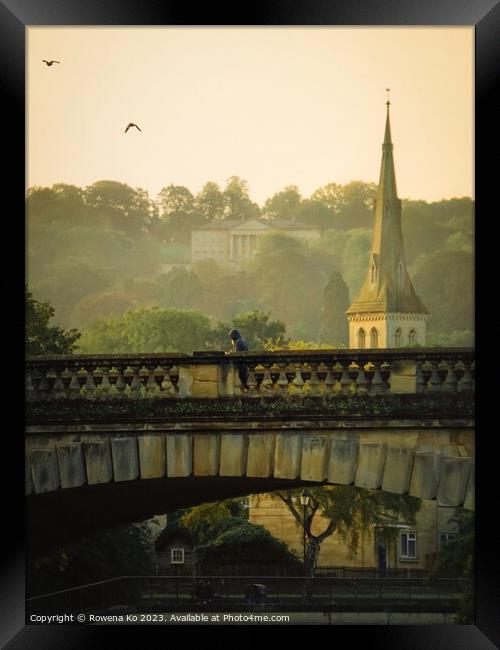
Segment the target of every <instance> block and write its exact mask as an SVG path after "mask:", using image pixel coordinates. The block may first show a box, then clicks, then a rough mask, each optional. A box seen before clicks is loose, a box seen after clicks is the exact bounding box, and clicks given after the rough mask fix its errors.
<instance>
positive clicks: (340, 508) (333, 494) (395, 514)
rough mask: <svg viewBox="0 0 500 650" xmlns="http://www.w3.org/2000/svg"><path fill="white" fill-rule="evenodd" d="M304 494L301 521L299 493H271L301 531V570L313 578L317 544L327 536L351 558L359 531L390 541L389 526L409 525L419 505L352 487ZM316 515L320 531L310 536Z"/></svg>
mask: <svg viewBox="0 0 500 650" xmlns="http://www.w3.org/2000/svg"><path fill="white" fill-rule="evenodd" d="M308 492H309V495H310V503H309V505H308V507H307V509H306V513H305V518H304V513H303V508H302V506H301V505H300V502H299V495H300V493H301V490H300V489H296V490H287V491H285V492H281V491H280V492H275V493H274V495H275V497H276V498H278V499H280V500H281V501H282V502H283V503H285V504H286V506H287V507H288V509H289V511H290V512H291V514H292V516H293V518H294V519H295V521H296V523H297V524H298V526H299V527H300V528H301V530H303V529H304V528H305V533H306V549H307V550H306V566H305V570H306V574H307V575H309V576H311V577H312V576H314V571H315V568H316V564H317V561H318V558H319V552H320V548H321V544H322V542H324V540H325V539H327V538H328V537H330V536H331V535H333V534H335V533H337V534H338V535H339V536H340V537H341V539H342V541H344V543H346V544H347V546H348V548H349V550H350V552H351V554H354V553H355V552H356V549H357V547H358V542H359V538H360V534H361V533H362V531H363V530H367V529H368V528H369V527H370V526H376V527H377V528H378V529H379V530H380V531H381V533H382V534H383V535H384V536H385V537H386V538H390V537H393V536H395V534H396V531H397V529H395V528H394V527H392V526H391V525H390V524H393V523H397V522H398V521H404V522H405V523H406V524H409V525H413V524H414V523H415V515H416V513H417V512H418V510H419V509H420V504H421V500H420V499H418V498H415V497H410V496H408V495H399V494H391V493H389V492H383V491H382V490H365V489H363V488H357V487H354V486H341V485H334V486H325V487H320V488H312V489H309V490H308ZM298 503H299V505H298ZM317 515H320V516H321V517H322V518H323V520H324V523H323V522H322V523H323V529H322V530H321V532H319V533H318V532H316V533H313V532H312V531H313V528H314V529H315V530H316V529H317V525H316V522H315V517H316V516H317ZM318 525H319V524H318Z"/></svg>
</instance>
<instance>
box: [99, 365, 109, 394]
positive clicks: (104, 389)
mask: <svg viewBox="0 0 500 650" xmlns="http://www.w3.org/2000/svg"><path fill="white" fill-rule="evenodd" d="M100 370H101V374H102V379H101V383H100V385H99V388H100V391H101V397H102V398H103V399H109V393H110V390H111V382H110V381H109V370H110V369H109V366H108V365H104V366H101V368H100Z"/></svg>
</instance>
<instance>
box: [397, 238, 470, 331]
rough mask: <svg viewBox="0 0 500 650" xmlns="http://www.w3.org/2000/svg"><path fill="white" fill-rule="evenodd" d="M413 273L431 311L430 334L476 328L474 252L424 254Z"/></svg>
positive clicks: (417, 288) (415, 265)
mask: <svg viewBox="0 0 500 650" xmlns="http://www.w3.org/2000/svg"><path fill="white" fill-rule="evenodd" d="M444 271H446V272H444ZM410 273H411V275H412V279H413V283H414V286H415V289H416V291H417V293H418V295H419V296H420V298H421V299H422V300H423V302H424V304H425V306H426V307H427V309H428V310H429V311H430V316H429V321H428V328H429V331H430V332H436V333H448V332H453V331H455V330H473V329H474V257H473V255H472V253H470V252H468V251H456V250H443V249H440V250H437V251H434V252H433V253H428V254H423V255H421V256H420V257H419V258H417V260H416V261H415V264H414V266H413V268H412V269H411V272H410Z"/></svg>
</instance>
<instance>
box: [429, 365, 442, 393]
mask: <svg viewBox="0 0 500 650" xmlns="http://www.w3.org/2000/svg"><path fill="white" fill-rule="evenodd" d="M429 363H430V365H431V367H432V373H431V378H430V379H429V384H428V389H429V391H430V392H432V393H438V392H439V391H440V390H441V377H440V376H439V363H438V362H437V361H430V362H429Z"/></svg>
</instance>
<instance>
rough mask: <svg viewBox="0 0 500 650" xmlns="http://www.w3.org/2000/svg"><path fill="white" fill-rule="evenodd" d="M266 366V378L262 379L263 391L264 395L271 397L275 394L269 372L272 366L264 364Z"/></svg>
mask: <svg viewBox="0 0 500 650" xmlns="http://www.w3.org/2000/svg"><path fill="white" fill-rule="evenodd" d="M262 365H263V366H264V376H263V377H262V382H261V389H262V392H263V394H264V395H271V394H272V392H273V380H272V379H271V373H270V371H269V368H270V364H265V365H264V364H262Z"/></svg>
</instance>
